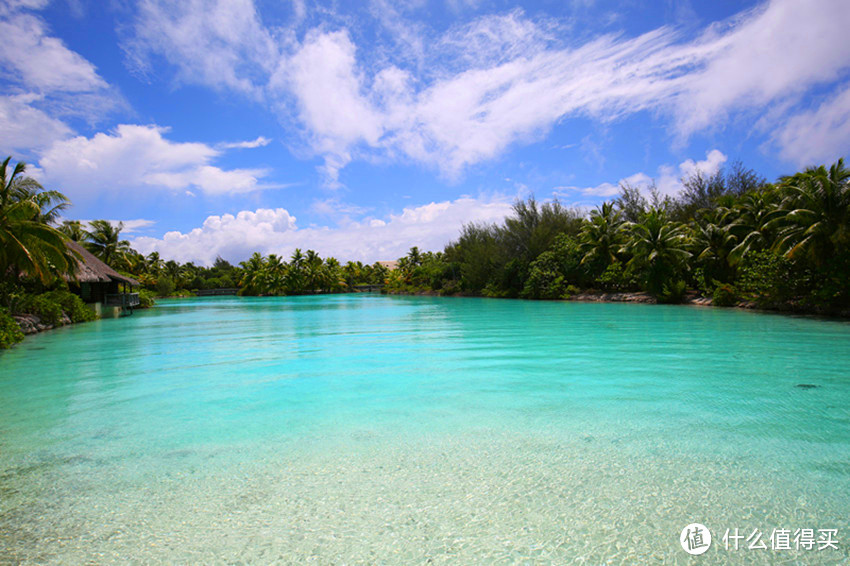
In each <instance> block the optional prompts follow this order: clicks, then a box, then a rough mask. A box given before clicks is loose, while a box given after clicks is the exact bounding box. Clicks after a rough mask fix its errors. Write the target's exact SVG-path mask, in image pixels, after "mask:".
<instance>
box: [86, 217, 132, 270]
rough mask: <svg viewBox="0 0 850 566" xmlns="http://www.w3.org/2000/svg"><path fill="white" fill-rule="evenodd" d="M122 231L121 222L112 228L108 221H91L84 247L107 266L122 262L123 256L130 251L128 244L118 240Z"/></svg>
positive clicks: (122, 224) (122, 225)
mask: <svg viewBox="0 0 850 566" xmlns="http://www.w3.org/2000/svg"><path fill="white" fill-rule="evenodd" d="M123 229H124V223H123V222H119V223H118V226H113V225H112V223H110V222H109V221H108V220H92V221H91V222H89V239H88V241H87V242H86V247H87V248H88V250H89V251H90V252H91V253H93V254H94V255H96V256H97V257H99V258H100V259H101V260H102V261H103V263H105V264H107V265H109V264H110V262H113V261H123V257H124V255H125V254H126V253H128V252H129V251H130V242H128V241H127V240H120V239H119V237H120V235H121V230H123Z"/></svg>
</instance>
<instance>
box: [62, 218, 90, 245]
mask: <svg viewBox="0 0 850 566" xmlns="http://www.w3.org/2000/svg"><path fill="white" fill-rule="evenodd" d="M59 231H60V232H62V233H63V234H65V236H66V237H67V238H68V239H69V240H71V241H72V242H83V241H85V239H86V238H88V235H89V234H88V232H86V230H85V228H83V223H82V222H80V221H79V220H65V221H64V222H62V224H61V226H59Z"/></svg>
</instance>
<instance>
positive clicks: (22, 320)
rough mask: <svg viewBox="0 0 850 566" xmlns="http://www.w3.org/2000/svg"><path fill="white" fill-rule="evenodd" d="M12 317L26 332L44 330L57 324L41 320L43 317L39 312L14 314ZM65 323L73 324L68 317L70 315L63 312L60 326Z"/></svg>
mask: <svg viewBox="0 0 850 566" xmlns="http://www.w3.org/2000/svg"><path fill="white" fill-rule="evenodd" d="M12 318H14V319H15V321H17V323H18V326H20V327H21V332H23V333H24V334H35V333H36V332H42V331H44V330H50V329H51V328H55V326H57V325H53V324H46V323H42V322H41V317H40V316H38V315H37V314H21V315H17V314H16V315H12ZM65 324H71V319H70V318H68V315H66V314H64V313H63V314H62V321H61V323H60V324H59V325H58V326H63V325H65Z"/></svg>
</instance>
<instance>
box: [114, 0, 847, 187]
mask: <svg viewBox="0 0 850 566" xmlns="http://www.w3.org/2000/svg"><path fill="white" fill-rule="evenodd" d="M296 5H297V4H296ZM164 8H165V6H164V5H162V0H144V1H143V2H142V5H141V8H140V9H139V17H138V19H137V25H136V27H135V30H136V36H135V38H134V40H133V41H132V42H131V46H130V48H129V49H128V52H129V53H130V54H131V55H132V56H134V57H135V58H136V59H137V60H139V61H146V60H148V59H149V58H150V57H152V56H155V55H158V56H162V57H165V58H166V59H168V60H169V61H171V63H172V64H173V65H174V66H176V67H177V69H178V76H179V78H181V79H183V80H187V81H192V82H196V83H200V84H205V85H210V86H213V87H216V88H229V89H232V90H234V91H237V92H242V93H246V94H249V95H250V96H253V97H256V98H258V99H264V100H266V101H267V102H268V103H269V104H271V105H272V107H274V108H275V109H276V110H277V111H278V112H279V114H280V116H281V119H282V121H284V123H286V124H289V123H291V120H292V119H293V118H294V121H295V123H297V124H298V125H299V126H300V127H301V133H302V134H303V139H304V140H305V141H306V145H307V146H308V147H309V149H310V150H311V151H312V152H313V153H315V154H317V155H321V156H322V157H323V158H324V160H325V164H324V167H323V172H324V174H325V175H326V180H327V183H328V185H329V186H331V187H334V186H339V180H338V176H339V171H340V169H341V168H343V167H345V166H346V165H347V164H348V163H349V162H351V160H353V159H358V158H367V159H373V158H376V157H379V158H388V159H391V160H399V159H400V160H413V161H416V162H419V163H423V164H426V165H429V166H432V167H434V168H436V169H438V170H439V171H441V172H442V173H443V174H444V175H445V176H447V177H449V178H454V177H457V176H459V175H461V174H462V173H463V172H464V171H465V170H466V169H467V168H468V167H469V166H471V165H474V164H477V163H480V162H482V161H486V160H490V159H493V158H495V157H497V156H498V155H500V154H501V153H503V152H504V151H506V150H507V149H508V148H509V147H511V146H512V145H514V144H517V143H525V142H528V141H533V140H538V139H540V138H541V137H543V136H545V135H546V133H547V132H548V131H549V130H550V129H551V128H552V127H554V126H555V125H556V124H559V123H562V124H563V126H562V127H564V128H566V127H568V126H569V124H568V123H566V122H565V120H567V119H570V118H575V117H589V118H593V119H595V120H598V121H602V122H611V121H614V120H617V119H620V118H622V117H625V116H628V115H632V114H634V113H637V112H641V111H651V112H654V113H656V114H657V115H659V116H666V117H667V118H669V119H670V120H671V122H672V123H671V126H670V129H671V132H674V133H677V134H678V137H679V138H680V140H684V139H686V138H687V137H688V136H690V135H692V134H693V133H694V132H698V131H702V130H705V129H710V128H713V127H718V128H720V127H723V126H725V125H726V124H727V123H728V121H729V119H730V118H731V117H733V116H738V115H740V114H741V113H742V112H743V113H750V114H752V115H753V117H755V118H756V119H757V118H759V117H762V119H763V120H762V122H761V123H760V124H759V127H761V128H763V129H764V131H770V130H773V129H775V128H776V127H777V124H781V123H782V121H784V120H785V119H786V118H787V116H788V111H787V110H786V109H793V108H794V107H795V106H796V105H797V104H798V103H799V101H800V98H801V96H802V95H803V94H804V93H807V92H810V91H811V90H812V89H813V88H815V87H817V86H819V85H824V84H826V83H828V82H830V81H834V80H836V79H840V78H842V77H844V76H845V75H846V73H847V71H848V69H850V42H847V41H845V37H844V36H845V34H846V31H845V30H846V29H847V26H848V24H850V2H847V1H846V0H820V1H818V2H814V3H812V2H800V1H799V0H772V1H770V2H767V3H765V4H763V5H761V6H759V7H758V8H757V9H754V10H749V11H746V12H743V13H741V14H739V15H738V16H736V17H735V18H733V19H731V20H728V21H725V22H719V23H716V24H713V25H712V26H710V27H709V28H708V29H707V30H706V31H705V32H703V33H702V34H697V35H696V36H695V37H687V36H686V35H685V33H684V32H683V31H680V30H678V29H676V28H671V27H660V28H657V29H654V30H651V31H649V32H647V33H644V34H642V35H640V36H637V37H632V38H627V37H624V36H622V35H605V36H602V37H597V38H596V39H593V40H590V41H587V42H585V43H583V44H580V43H577V42H573V43H567V42H568V41H570V37H571V34H566V33H563V30H562V29H561V28H562V27H563V26H566V25H568V22H553V21H550V20H543V19H540V18H529V17H527V16H526V15H525V14H523V13H522V12H521V11H512V12H508V13H505V14H502V15H487V16H483V17H480V18H477V19H474V20H472V21H470V22H467V23H464V24H461V25H458V26H456V27H453V28H451V29H450V30H449V31H447V32H446V33H444V34H442V35H437V34H435V33H434V32H433V31H430V30H428V29H427V28H424V26H421V25H418V24H415V23H414V24H410V23H409V22H407V21H405V20H404V19H403V18H402V16H401V14H402V12H403V11H404V8H401V9H397V8H392V9H389V8H387V4H386V3H385V2H383V1H382V0H374V1H373V3H372V8H373V12H377V13H376V14H374V17H376V18H377V19H378V20H379V21H381V22H382V24H383V26H384V28H385V29H386V30H388V31H389V32H390V35H391V42H392V43H390V46H396V47H395V49H392V48H389V47H387V46H385V45H383V44H382V43H381V42H382V41H383V40H382V39H379V40H378V44H377V45H374V46H371V47H370V48H369V49H368V50H367V49H362V48H361V49H358V46H357V45H356V43H355V40H354V39H353V38H355V37H360V36H359V35H357V34H355V33H354V32H353V31H352V32H349V31H348V29H347V28H342V29H340V28H336V29H334V28H333V27H332V26H331V25H330V24H327V25H324V26H321V27H317V28H314V29H312V30H309V31H308V32H307V33H305V34H304V36H303V39H301V40H300V41H299V40H296V39H295V35H294V32H293V31H292V30H284V29H279V28H274V29H271V28H268V27H266V26H264V25H263V23H262V20H261V18H260V14H259V12H258V10H257V8H256V6H255V5H254V3H253V2H251V1H250V0H238V1H237V2H236V3H232V4H229V5H227V6H225V3H224V2H223V0H192V1H191V2H187V3H185V4H184V5H181V7H180V8H179V9H175V8H173V7H172V8H171V9H164ZM337 21H340V22H345V24H346V25H348V27H349V28H350V29H352V30H354V29H355V28H354V24H355V22H354V20H352V19H344V18H339V19H338V20H337ZM572 35H574V34H572ZM398 45H407V46H409V47H410V49H401V48H398V47H397V46H398ZM394 51H395V52H396V53H394ZM420 52H421V53H420ZM768 117H769V118H770V119H769V120H765V118H768ZM827 125H829V124H827ZM830 132H832V130H830ZM833 135H836V136H839V137H840V134H838V133H836V134H832V133H827V134H826V135H825V137H826V138H827V139H831V136H833ZM804 144H805V142H801V146H802V147H805V145H804ZM786 145H788V148H789V149H788V152H790V151H791V150H792V149H793V147H795V146H794V145H793V144H786ZM800 151H802V150H798V151H797V153H799V152H800ZM786 156H788V157H789V158H790V159H796V158H797V157H796V156H795V155H791V153H786Z"/></svg>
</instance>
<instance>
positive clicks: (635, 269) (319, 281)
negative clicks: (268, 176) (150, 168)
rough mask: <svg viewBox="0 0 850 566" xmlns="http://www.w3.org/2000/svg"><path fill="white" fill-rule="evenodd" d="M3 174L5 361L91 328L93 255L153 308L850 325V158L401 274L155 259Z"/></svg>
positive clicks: (565, 217)
mask: <svg viewBox="0 0 850 566" xmlns="http://www.w3.org/2000/svg"><path fill="white" fill-rule="evenodd" d="M10 163H11V158H7V159H6V160H5V161H3V162H2V164H0V276H2V277H0V348H1V347H8V345H10V344H12V343H14V342H16V341H18V340H19V339H20V338H21V335H20V332H19V329H18V328H17V324H16V323H15V321H14V319H13V318H12V315H16V314H21V313H32V314H37V315H38V316H39V317H40V318H42V319H43V320H45V321H50V322H51V323H53V324H61V323H62V321H64V320H71V321H74V322H76V321H84V320H90V319H91V318H93V316H94V315H93V313H92V312H91V311H90V310H89V309H88V308H87V307H86V306H85V305H84V304H83V303H82V301H81V300H80V299H79V297H77V296H76V295H74V294H72V293H70V292H69V291H68V282H69V281H73V279H74V269H75V265H76V258H75V257H74V252H72V251H70V249H69V248H68V247H67V246H66V245H65V242H66V241H67V240H73V241H75V242H78V243H80V244H81V245H83V246H84V247H85V248H86V249H88V250H89V251H90V252H91V253H93V254H94V255H95V256H97V257H99V258H100V259H101V260H103V261H104V262H105V263H107V264H109V265H110V266H112V267H113V268H114V269H117V270H119V271H121V272H123V273H125V274H127V275H129V276H131V277H133V278H135V279H137V280H138V281H139V282H140V284H141V287H142V288H141V290H140V299H141V301H142V306H150V305H152V304H153V301H154V297H157V296H159V297H162V296H175V295H179V296H184V295H191V294H193V293H195V292H199V291H202V290H208V289H230V290H231V291H233V290H238V293H239V294H241V295H290V294H304V293H334V292H344V291H348V290H351V289H352V288H354V287H356V286H358V285H383V286H384V288H385V290H386V291H388V292H400V293H439V294H444V295H456V294H462V295H480V296H487V297H519V298H528V299H564V298H569V297H571V296H574V295H575V294H577V293H580V292H606V293H610V292H642V293H645V294H648V295H651V296H653V297H655V298H656V299H657V300H658V301H659V302H679V301H682V300H683V299H685V298H686V297H688V296H703V297H710V298H711V299H712V302H713V304H715V305H717V306H731V305H735V304H741V303H742V302H743V303H750V304H753V305H757V306H760V307H766V308H779V309H795V310H800V311H806V312H820V313H838V314H845V315H846V314H847V313H848V312H850V170H848V168H847V167H846V166H845V164H844V161H843V159H840V160H838V161H837V162H836V163H834V164H832V165H831V166H826V165H822V166H818V167H810V168H807V169H805V170H804V171H801V172H798V173H795V174H793V175H790V176H787V177H782V178H780V179H778V180H777V181H776V182H775V183H768V182H767V181H766V180H765V179H764V178H762V177H760V176H759V175H757V174H756V173H755V172H754V171H752V170H750V169H747V168H745V167H744V166H743V165H741V164H740V163H735V164H733V165H732V166H731V167H730V168H728V169H727V170H721V171H718V172H717V173H715V174H714V175H708V176H707V175H704V174H703V173H702V172H699V171H697V172H696V173H694V174H693V175H691V176H689V177H688V178H686V179H683V180H682V182H683V189H682V191H681V192H680V193H679V194H678V195H661V194H660V193H659V192H658V191H657V190H655V189H654V188H652V189H651V190H650V191H649V192H648V193H646V192H645V191H641V190H639V189H638V188H636V187H633V186H630V185H628V184H625V183H624V184H622V185H621V187H620V193H619V195H618V196H617V198H615V199H613V200H611V201H610V202H605V203H603V204H601V205H600V206H598V207H597V208H596V209H595V210H592V211H590V212H589V213H585V212H584V211H580V210H578V209H575V208H570V207H567V206H564V205H563V204H561V203H560V202H558V201H557V200H554V201H551V202H538V201H537V200H535V199H534V198H529V199H526V200H520V201H517V202H516V203H515V204H514V207H513V212H512V214H511V215H509V216H508V217H507V218H505V219H504V221H503V222H501V223H498V224H474V223H473V224H467V225H465V226H463V228H462V230H461V232H460V235H459V237H458V238H457V239H456V240H455V241H453V242H451V243H450V244H448V245H447V246H446V247H445V249H443V250H442V251H436V252H432V251H421V250H420V249H419V248H418V247H413V248H411V249H410V251H409V253H408V254H407V255H406V256H404V257H402V258H399V259H398V261H397V268H396V269H393V270H388V269H387V268H386V267H385V266H384V265H382V264H381V263H375V264H372V265H368V264H363V263H361V262H354V261H349V262H347V263H345V264H342V263H340V262H339V261H337V260H336V259H335V258H332V257H330V258H322V257H320V256H319V254H318V253H316V252H315V251H313V250H307V251H306V252H303V251H302V250H301V249H296V250H295V251H294V252H293V253H292V254H291V255H290V256H289V257H288V258H286V257H283V256H281V255H277V254H269V255H267V256H264V255H262V254H260V253H255V254H253V255H252V256H251V257H249V258H247V259H246V260H245V261H242V262H241V263H239V264H238V265H233V264H231V263H230V262H228V261H227V260H225V259H223V258H221V257H219V258H217V259H216V261H215V262H214V263H213V265H212V266H201V265H195V264H194V263H191V262H189V263H179V262H176V261H174V260H166V259H164V258H161V257H160V255H159V254H158V253H157V252H153V253H150V254H148V255H143V254H141V253H139V252H138V251H136V250H134V249H133V248H132V247H131V246H130V243H129V242H128V241H127V240H125V239H122V237H121V233H122V231H123V229H124V226H123V224H121V223H117V224H116V223H112V222H109V221H106V220H93V221H89V222H81V221H78V220H67V219H66V220H62V221H61V223H60V220H61V218H60V216H61V214H62V212H63V211H65V210H66V209H67V207H68V206H69V204H70V203H69V201H68V199H67V198H66V197H65V196H64V195H63V194H62V193H60V192H58V191H55V190H46V189H44V187H42V186H41V185H40V184H39V183H38V182H37V181H36V180H35V179H33V178H31V177H28V176H26V174H25V173H26V165H25V164H24V163H18V164H17V165H15V166H14V167H11V166H10Z"/></svg>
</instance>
